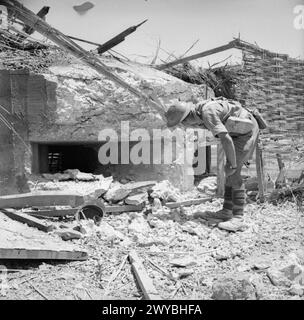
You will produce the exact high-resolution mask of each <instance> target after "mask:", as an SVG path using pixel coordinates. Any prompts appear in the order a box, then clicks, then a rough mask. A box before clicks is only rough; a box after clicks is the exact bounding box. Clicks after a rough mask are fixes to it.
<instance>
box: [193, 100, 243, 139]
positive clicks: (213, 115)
mask: <svg viewBox="0 0 304 320" xmlns="http://www.w3.org/2000/svg"><path fill="white" fill-rule="evenodd" d="M196 110H197V111H198V115H199V116H200V118H201V119H202V128H203V129H208V130H210V131H211V133H212V134H213V135H214V136H215V137H216V138H217V137H218V134H219V133H228V131H227V129H226V127H225V125H224V123H223V122H224V121H225V120H227V115H228V114H229V116H234V117H240V116H241V114H242V113H243V111H245V112H246V114H247V111H246V110H245V109H243V108H242V106H241V104H240V103H237V102H236V103H235V104H231V103H228V101H225V100H223V101H221V102H217V101H209V102H207V103H206V102H204V103H201V104H198V105H197V107H196Z"/></svg>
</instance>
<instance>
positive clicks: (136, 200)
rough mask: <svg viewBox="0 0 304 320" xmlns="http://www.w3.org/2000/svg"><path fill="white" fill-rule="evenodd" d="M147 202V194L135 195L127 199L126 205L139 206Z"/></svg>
mask: <svg viewBox="0 0 304 320" xmlns="http://www.w3.org/2000/svg"><path fill="white" fill-rule="evenodd" d="M147 201H148V195H147V193H139V194H135V195H131V196H129V197H127V198H126V200H125V204H130V205H135V206H138V205H141V204H145V203H146V202H147Z"/></svg>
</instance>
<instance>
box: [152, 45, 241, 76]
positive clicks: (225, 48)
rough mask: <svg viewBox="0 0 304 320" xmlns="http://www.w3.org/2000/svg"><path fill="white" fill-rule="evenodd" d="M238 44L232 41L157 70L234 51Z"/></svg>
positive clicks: (161, 66)
mask: <svg viewBox="0 0 304 320" xmlns="http://www.w3.org/2000/svg"><path fill="white" fill-rule="evenodd" d="M236 43H237V41H235V40H233V41H231V42H229V43H228V44H225V45H223V46H220V47H217V48H214V49H210V50H207V51H203V52H201V53H197V54H194V55H192V56H189V57H185V58H182V59H178V60H175V61H172V62H169V63H165V64H162V65H159V66H157V69H158V70H164V69H168V68H170V67H173V66H175V65H177V64H181V63H185V62H189V61H191V60H195V59H199V58H203V57H207V56H209V55H211V54H214V53H218V52H222V51H225V50H228V49H232V48H234V47H235V44H236Z"/></svg>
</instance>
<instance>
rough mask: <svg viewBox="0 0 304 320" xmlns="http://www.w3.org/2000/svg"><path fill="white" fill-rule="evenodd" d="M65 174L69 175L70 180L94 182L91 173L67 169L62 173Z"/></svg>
mask: <svg viewBox="0 0 304 320" xmlns="http://www.w3.org/2000/svg"><path fill="white" fill-rule="evenodd" d="M64 173H65V174H68V175H70V179H72V180H78V181H95V180H96V178H95V176H94V175H93V174H91V173H85V172H81V171H79V170H78V169H67V170H65V171H64Z"/></svg>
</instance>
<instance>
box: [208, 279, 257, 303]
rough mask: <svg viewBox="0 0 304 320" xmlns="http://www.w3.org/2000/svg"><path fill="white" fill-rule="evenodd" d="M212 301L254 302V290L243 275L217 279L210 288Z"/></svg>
mask: <svg viewBox="0 0 304 320" xmlns="http://www.w3.org/2000/svg"><path fill="white" fill-rule="evenodd" d="M211 298H212V299H214V300H256V289H255V287H254V286H253V284H252V283H251V282H250V280H249V276H248V275H247V274H244V273H238V274H230V275H225V276H222V277H220V278H218V279H217V280H216V281H214V283H213V286H212V296H211Z"/></svg>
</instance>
